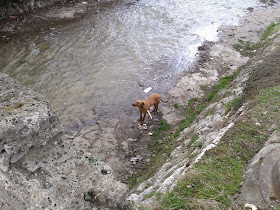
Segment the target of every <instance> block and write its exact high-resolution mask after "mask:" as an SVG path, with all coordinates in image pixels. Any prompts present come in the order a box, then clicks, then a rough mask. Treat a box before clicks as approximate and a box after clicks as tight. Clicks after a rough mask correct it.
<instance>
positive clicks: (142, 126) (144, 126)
mask: <svg viewBox="0 0 280 210" xmlns="http://www.w3.org/2000/svg"><path fill="white" fill-rule="evenodd" d="M137 126H138V128H139V129H144V130H147V128H148V126H147V124H143V125H141V124H140V123H138V124H137Z"/></svg>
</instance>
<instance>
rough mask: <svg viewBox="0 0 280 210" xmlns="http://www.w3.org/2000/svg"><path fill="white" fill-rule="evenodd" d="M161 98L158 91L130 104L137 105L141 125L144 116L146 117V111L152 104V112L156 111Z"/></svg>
mask: <svg viewBox="0 0 280 210" xmlns="http://www.w3.org/2000/svg"><path fill="white" fill-rule="evenodd" d="M161 100H162V98H161V96H160V95H159V94H158V93H154V94H152V95H150V96H149V97H148V98H146V99H145V100H137V101H135V102H134V103H133V104H132V106H138V107H139V112H140V123H141V125H143V123H144V120H145V117H146V113H147V111H148V110H149V108H150V107H151V106H153V105H154V106H155V108H154V111H153V112H155V113H157V110H158V104H159V103H160V101H161ZM142 114H143V117H142Z"/></svg>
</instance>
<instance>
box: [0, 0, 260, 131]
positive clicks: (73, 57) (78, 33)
mask: <svg viewBox="0 0 280 210" xmlns="http://www.w3.org/2000/svg"><path fill="white" fill-rule="evenodd" d="M131 2H132V1H127V2H126V1H123V2H119V3H118V4H114V6H108V5H107V6H104V7H103V8H101V9H100V10H96V8H94V7H93V6H92V5H91V2H89V3H88V4H87V5H80V6H81V10H82V11H83V12H84V13H85V15H84V16H83V17H82V18H80V19H79V21H71V19H69V21H66V23H65V22H64V24H60V25H54V26H52V27H49V28H48V29H47V30H42V31H40V32H35V33H28V34H19V35H18V37H17V38H15V39H12V40H11V41H10V42H9V43H7V44H3V45H2V46H1V49H0V62H1V63H0V70H1V71H2V72H4V73H7V74H9V75H10V76H11V77H13V78H15V79H17V80H19V81H20V82H22V83H23V84H25V85H27V86H29V87H31V88H32V89H34V90H36V91H38V92H40V93H42V94H43V95H45V96H47V98H48V99H49V100H50V102H51V104H52V106H53V108H54V109H55V111H56V112H57V114H58V115H59V117H60V119H61V122H62V123H63V125H64V126H65V127H66V128H70V127H75V126H76V127H79V126H83V125H84V124H86V123H89V122H93V121H96V120H104V121H106V120H108V119H112V118H117V117H120V116H126V117H130V118H133V117H134V118H135V117H136V116H138V115H137V111H136V110H135V108H133V107H132V106H131V104H132V102H133V101H134V100H136V99H138V98H145V97H146V96H147V95H148V94H150V93H151V92H159V93H162V94H163V95H164V94H165V93H166V92H167V91H168V90H169V89H171V88H172V86H173V85H174V83H175V81H176V79H177V78H178V77H179V76H180V75H181V74H183V73H184V72H185V71H188V70H189V69H190V66H191V65H192V63H193V62H195V60H196V58H197V52H198V50H197V48H198V46H200V45H202V44H203V42H205V41H210V42H211V41H217V40H218V38H219V36H220V35H221V34H220V33H219V27H221V26H225V25H237V24H238V21H239V20H240V18H241V17H243V16H244V15H248V14H249V13H250V12H249V11H251V9H248V8H257V7H260V6H262V3H260V2H259V1H257V0H247V1H243V0H242V1H241V0H230V1H229V0H157V1H153V0H141V1H135V2H132V3H131ZM85 7H86V9H85ZM61 14H62V15H61ZM64 14H66V15H64V16H63V11H60V16H58V18H67V17H68V16H69V17H68V18H72V17H73V16H72V15H73V14H74V13H72V12H71V8H70V9H69V8H68V9H67V11H64ZM41 16H44V17H46V18H49V17H53V16H55V14H54V13H52V12H48V13H43V14H41ZM147 87H152V91H151V92H150V93H148V94H146V93H144V92H143V90H144V89H145V88H147Z"/></svg>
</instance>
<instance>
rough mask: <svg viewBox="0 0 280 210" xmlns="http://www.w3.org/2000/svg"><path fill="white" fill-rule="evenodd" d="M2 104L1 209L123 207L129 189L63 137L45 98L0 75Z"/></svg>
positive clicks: (97, 161) (0, 98) (0, 110)
mask: <svg viewBox="0 0 280 210" xmlns="http://www.w3.org/2000/svg"><path fill="white" fill-rule="evenodd" d="M0 101H1V103H0V127H1V130H0V148H1V155H0V157H1V162H0V168H1V170H0V177H1V178H0V185H1V189H0V207H1V209H5V210H6V209H98V208H99V207H100V206H102V207H103V209H106V208H108V209H114V208H121V206H122V205H123V200H124V196H125V195H126V193H127V186H126V185H125V184H123V183H120V182H119V181H117V180H116V179H115V175H114V171H113V170H112V169H111V168H110V167H109V166H108V165H106V164H105V163H104V162H101V161H99V160H98V159H96V158H95V157H92V156H91V154H86V153H84V152H83V151H81V150H79V148H77V147H76V145H75V143H73V137H71V136H67V135H64V136H62V135H61V134H62V127H61V125H60V123H59V120H58V118H57V117H56V115H55V113H54V111H53V110H52V108H51V107H50V105H49V102H48V101H47V100H46V99H45V98H44V97H43V96H41V95H40V94H38V93H35V92H34V91H32V90H30V89H28V88H26V87H24V86H22V85H21V84H20V83H18V82H17V81H15V80H13V79H11V78H10V77H8V76H7V75H5V74H0ZM79 146H81V145H79ZM87 201H91V202H87Z"/></svg>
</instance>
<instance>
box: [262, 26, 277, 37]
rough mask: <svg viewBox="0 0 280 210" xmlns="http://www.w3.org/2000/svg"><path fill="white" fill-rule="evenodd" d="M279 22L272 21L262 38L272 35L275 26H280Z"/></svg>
mask: <svg viewBox="0 0 280 210" xmlns="http://www.w3.org/2000/svg"><path fill="white" fill-rule="evenodd" d="M279 24H280V23H279V22H274V23H271V24H270V25H269V26H268V27H267V29H266V30H265V32H264V34H263V35H262V39H267V37H269V36H270V35H272V32H273V31H274V30H275V28H276V27H277V26H279Z"/></svg>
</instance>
